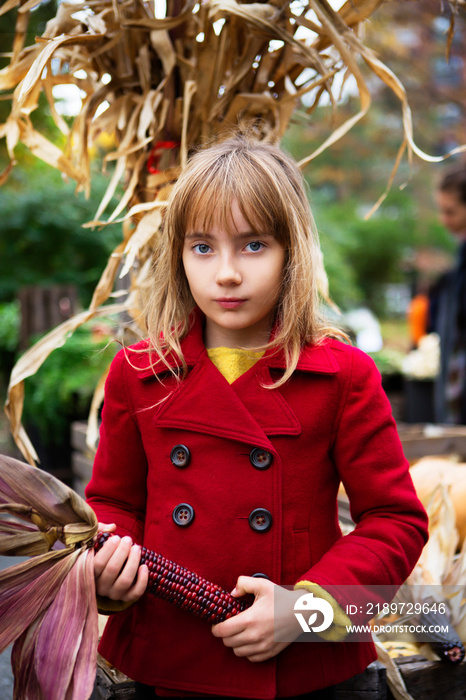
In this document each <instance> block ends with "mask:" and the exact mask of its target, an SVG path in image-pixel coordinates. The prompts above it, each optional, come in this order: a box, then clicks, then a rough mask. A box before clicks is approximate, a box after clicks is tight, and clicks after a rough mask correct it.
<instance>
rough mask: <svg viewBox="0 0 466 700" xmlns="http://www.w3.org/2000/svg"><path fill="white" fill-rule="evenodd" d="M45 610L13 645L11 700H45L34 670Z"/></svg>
mask: <svg viewBox="0 0 466 700" xmlns="http://www.w3.org/2000/svg"><path fill="white" fill-rule="evenodd" d="M45 612H46V611H45V610H44V611H43V612H42V613H41V614H40V615H39V616H38V617H37V618H36V619H35V620H34V621H33V622H32V623H31V625H29V627H28V628H27V629H26V630H25V631H24V632H23V634H22V635H21V636H20V637H18V639H17V640H16V642H15V643H14V644H13V650H12V652H11V667H12V669H13V675H14V679H15V685H14V691H13V700H46V698H44V696H43V694H42V691H41V689H40V686H39V681H38V679H37V676H36V672H35V669H34V653H35V648H36V641H37V634H38V630H39V627H40V624H41V622H42V619H43V617H44V616H45Z"/></svg>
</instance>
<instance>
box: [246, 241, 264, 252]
mask: <svg viewBox="0 0 466 700" xmlns="http://www.w3.org/2000/svg"><path fill="white" fill-rule="evenodd" d="M263 247H264V244H263V243H261V242H260V241H251V243H248V244H247V246H246V249H248V248H249V250H250V251H251V252H252V253H258V252H259V251H260V250H262V248H263Z"/></svg>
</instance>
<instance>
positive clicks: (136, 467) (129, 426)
mask: <svg viewBox="0 0 466 700" xmlns="http://www.w3.org/2000/svg"><path fill="white" fill-rule="evenodd" d="M131 370H132V367H131V365H130V364H129V362H128V360H127V358H126V355H125V351H124V350H121V351H120V352H119V353H118V354H117V355H116V357H115V359H114V360H113V362H112V365H111V367H110V372H109V375H108V378H107V382H106V384H105V400H104V407H103V411H102V425H101V428H100V440H99V446H98V449H97V454H96V457H95V461H94V466H93V470H92V478H91V480H90V482H89V484H88V486H87V488H86V498H87V502H88V503H89V505H90V506H91V508H93V510H94V511H95V513H96V515H97V518H98V520H99V522H102V523H107V524H108V523H116V525H117V530H116V533H117V534H118V535H120V536H122V537H123V536H124V535H129V536H130V537H131V538H132V540H133V542H136V543H138V544H142V540H143V534H144V519H145V511H146V497H147V489H146V481H147V459H146V454H145V452H144V447H143V443H142V439H141V435H140V432H139V429H138V425H137V422H136V420H135V418H134V413H133V410H132V407H131V406H130V404H129V401H128V396H127V391H126V376H127V373H128V371H131Z"/></svg>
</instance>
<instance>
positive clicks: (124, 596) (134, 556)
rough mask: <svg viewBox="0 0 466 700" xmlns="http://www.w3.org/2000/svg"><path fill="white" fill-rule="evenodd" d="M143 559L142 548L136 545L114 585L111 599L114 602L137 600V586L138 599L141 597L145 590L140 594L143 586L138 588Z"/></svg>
mask: <svg viewBox="0 0 466 700" xmlns="http://www.w3.org/2000/svg"><path fill="white" fill-rule="evenodd" d="M140 559H141V548H140V546H139V545H137V544H134V545H133V546H132V547H131V550H130V552H129V554H128V557H127V558H126V560H125V563H124V566H123V567H121V568H120V570H119V573H118V576H117V578H116V579H115V580H114V582H113V584H112V588H111V591H110V594H109V597H111V598H113V599H114V600H123V601H126V602H128V601H131V600H135V599H136V598H135V597H134V589H135V586H136V592H137V597H140V595H142V593H143V592H144V589H143V590H142V591H141V593H139V590H140V588H141V585H139V586H138V581H140V579H139V578H138V576H139V572H138V569H139V561H140Z"/></svg>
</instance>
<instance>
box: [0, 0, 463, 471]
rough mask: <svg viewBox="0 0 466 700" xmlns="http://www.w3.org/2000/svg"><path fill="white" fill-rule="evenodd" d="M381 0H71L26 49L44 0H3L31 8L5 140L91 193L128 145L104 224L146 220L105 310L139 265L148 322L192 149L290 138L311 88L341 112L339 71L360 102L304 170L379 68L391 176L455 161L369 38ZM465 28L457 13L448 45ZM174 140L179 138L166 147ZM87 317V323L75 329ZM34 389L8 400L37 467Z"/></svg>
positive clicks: (13, 76) (5, 74) (39, 357)
mask: <svg viewBox="0 0 466 700" xmlns="http://www.w3.org/2000/svg"><path fill="white" fill-rule="evenodd" d="M381 2H382V0H347V2H345V3H344V4H343V5H342V7H341V8H340V9H339V10H338V11H336V10H334V9H333V7H332V6H331V5H330V3H329V2H328V1H327V0H304V1H303V2H300V3H285V2H280V0H270V1H269V2H266V3H256V2H237V0H205V2H202V3H197V2H195V0H168V2H167V7H166V16H165V17H163V18H157V17H156V16H155V4H154V3H153V2H144V1H143V0H135V1H134V2H130V3H128V2H118V1H115V0H92V1H89V2H81V3H66V2H63V3H60V5H59V7H58V10H57V14H56V17H54V18H53V19H52V20H51V21H50V22H48V23H47V26H46V30H45V32H44V34H43V35H42V37H40V38H39V39H38V40H37V42H36V43H35V45H34V46H26V47H25V46H24V35H25V29H26V26H27V17H28V12H29V11H30V9H32V8H33V7H34V6H35V5H37V4H39V3H38V2H34V1H31V2H21V1H20V0H7V1H6V2H4V3H3V5H2V6H1V8H0V14H3V13H5V12H8V11H11V10H12V9H14V8H16V7H17V8H18V20H17V28H16V37H15V41H14V46H13V51H12V56H11V61H10V64H9V65H8V66H7V67H6V68H4V69H3V70H0V90H9V91H11V93H10V94H11V104H12V107H11V113H10V115H9V117H8V119H7V121H6V122H5V124H3V125H0V137H1V136H3V137H4V138H5V139H6V142H7V146H8V151H9V153H10V158H11V161H12V163H13V161H14V149H15V146H16V145H17V144H18V143H20V142H22V143H24V144H25V145H27V146H28V147H29V148H30V149H31V150H32V152H33V153H35V155H37V156H38V157H39V158H41V159H43V160H44V161H46V162H47V163H49V164H51V165H52V166H54V167H56V168H59V169H60V170H61V171H62V172H64V173H66V174H67V175H68V176H69V177H72V178H73V179H75V180H76V182H77V187H78V189H81V190H84V191H85V192H89V191H90V188H91V177H90V160H91V155H90V154H91V152H92V149H93V148H94V147H95V145H96V144H98V143H99V138H100V137H101V135H102V134H110V135H111V137H112V140H113V142H114V143H115V149H114V150H113V151H112V152H111V153H108V154H107V156H106V158H105V159H104V163H103V166H104V168H105V167H107V165H108V164H109V163H111V162H114V169H113V173H112V176H111V179H110V182H109V185H108V188H107V192H106V194H105V196H104V198H103V200H102V202H101V205H100V206H99V209H98V211H97V213H96V216H95V221H94V222H92V223H93V225H97V224H100V225H102V226H103V225H106V224H108V223H110V222H114V221H116V220H117V217H119V216H120V214H122V213H123V211H124V210H125V209H126V210H127V214H126V216H124V219H126V220H130V221H132V222H133V223H134V224H135V226H134V227H133V228H129V227H126V229H125V227H123V228H124V231H123V237H124V243H123V244H122V246H120V247H119V248H118V249H117V251H115V253H114V254H113V255H112V258H111V259H110V261H109V264H108V266H107V269H106V271H105V273H104V275H103V278H102V280H101V282H100V283H99V286H98V288H97V290H96V294H95V297H94V300H93V305H92V307H91V308H92V309H95V308H96V306H100V305H102V304H104V303H105V301H106V300H107V299H108V297H109V295H110V294H111V291H112V286H113V281H114V279H115V275H116V272H117V269H118V267H119V264H120V262H124V263H125V265H124V269H123V272H125V273H126V272H127V271H131V274H130V275H128V279H129V282H128V291H129V292H130V293H131V299H132V306H131V309H132V310H131V314H132V316H133V319H134V320H135V324H136V325H137V326H138V327H139V328H140V329H141V332H143V331H144V329H143V328H142V326H139V323H140V321H139V319H140V309H141V308H142V303H143V301H142V300H143V297H144V294H145V290H146V288H147V286H148V285H149V284H150V277H149V276H148V270H149V267H148V265H146V263H147V261H148V260H149V259H150V256H151V252H152V249H153V242H154V239H155V238H156V237H157V236H158V235H159V233H160V220H161V214H162V210H163V207H164V205H165V203H166V200H167V197H168V194H169V191H170V187H171V185H172V183H173V182H174V181H175V180H176V178H177V176H178V174H179V172H180V170H181V169H182V168H183V167H184V166H185V164H186V160H187V156H188V154H189V151H190V150H191V149H192V148H193V147H197V146H199V145H200V144H204V143H205V142H206V141H209V140H212V139H219V138H223V136H224V135H225V134H227V133H228V132H229V131H230V130H232V129H234V128H237V127H238V126H240V127H243V126H245V125H247V126H248V128H249V129H250V130H251V131H252V132H253V133H254V134H255V135H256V136H257V138H261V139H267V140H271V141H275V142H278V141H280V139H281V138H282V136H283V134H284V133H285V131H286V129H287V127H288V124H289V121H290V119H291V117H292V114H293V111H294V109H295V107H296V106H297V105H298V104H299V100H300V98H301V96H302V95H303V94H305V93H310V94H311V95H312V96H313V100H314V101H313V106H312V107H310V108H309V109H308V113H309V117H310V118H311V117H312V112H313V110H314V108H315V107H316V106H317V105H318V104H319V103H322V101H323V100H324V99H325V98H328V102H329V103H330V105H332V108H333V109H334V110H336V109H337V104H338V99H339V95H338V91H339V90H340V87H338V88H337V87H336V85H337V81H336V77H337V76H338V75H339V74H340V75H341V76H343V78H344V80H346V79H348V77H349V76H350V75H352V76H354V78H355V81H356V85H357V90H358V92H359V97H360V109H359V111H358V112H357V114H355V115H354V116H352V117H351V118H350V119H348V120H347V121H346V122H344V123H343V124H340V125H339V126H337V127H336V128H335V130H334V131H333V132H332V133H330V134H329V136H328V137H327V138H325V140H324V142H323V143H321V144H316V145H315V148H314V150H313V152H312V153H311V154H310V155H307V156H305V157H303V158H302V159H301V161H300V165H301V166H302V167H305V166H306V165H307V164H308V163H309V162H310V161H311V160H312V159H314V158H316V157H317V156H318V155H319V154H320V153H321V152H322V151H323V150H324V149H326V148H328V147H329V146H331V145H332V144H333V143H335V142H336V141H337V140H338V139H340V138H342V137H343V136H344V135H345V134H346V133H347V132H348V130H349V129H351V128H352V126H354V125H355V124H356V123H357V122H359V121H360V120H361V119H362V118H363V117H364V116H365V114H367V112H368V110H369V109H370V105H371V99H372V98H371V93H370V89H369V85H370V81H368V79H367V76H368V75H369V76H372V75H375V76H377V77H378V78H379V79H380V80H381V81H382V83H384V84H385V85H387V86H388V87H389V88H390V89H391V90H392V91H393V93H394V95H395V96H396V97H397V99H398V100H399V102H400V107H401V111H402V115H403V128H404V137H403V139H402V143H401V145H400V148H399V150H398V155H397V157H396V161H395V166H394V169H393V173H392V175H391V177H390V181H389V186H390V185H391V183H392V181H393V177H394V174H395V172H396V169H397V167H398V165H399V163H400V161H401V159H402V157H403V155H404V154H405V153H407V154H408V157H409V158H411V155H412V153H413V152H414V153H415V154H417V155H418V156H420V157H422V158H425V159H427V160H430V161H438V160H441V159H442V158H437V157H432V156H429V155H427V154H425V153H423V152H422V151H420V150H419V149H418V148H417V146H416V144H415V142H414V140H413V129H412V120H411V112H410V109H409V105H408V101H407V97H406V92H405V90H404V88H403V86H402V84H401V82H400V81H399V80H398V78H397V77H396V76H395V75H394V74H393V73H392V72H391V71H390V70H389V68H388V67H387V66H385V65H384V63H383V62H382V61H381V59H380V58H379V57H377V56H376V55H375V54H374V52H372V51H371V50H370V49H369V48H368V47H367V46H365V45H364V43H363V41H362V39H361V38H360V37H361V35H362V34H361V31H360V29H361V28H362V27H363V24H364V22H365V21H366V20H367V18H369V17H370V16H371V14H372V13H373V12H374V11H375V10H376V9H377V7H378V6H379V5H380V4H381ZM450 4H451V6H452V7H453V8H456V7H457V6H459V5H462V4H463V3H462V0H452V2H451V3H450ZM78 13H79V14H78ZM452 32H453V22H452V24H451V27H450V33H449V36H448V39H447V41H448V45H450V44H451V40H452ZM361 59H362V60H361ZM52 62H53V63H52ZM363 63H364V64H365V67H364V69H363ZM69 84H73V85H76V86H77V87H78V88H79V89H80V90H82V92H83V94H84V97H83V101H82V108H81V111H80V112H79V114H78V115H77V117H76V118H75V119H74V121H73V123H72V125H71V127H68V125H67V124H65V123H64V121H63V119H62V118H61V117H60V115H59V113H58V111H57V109H56V106H55V102H54V96H53V88H54V87H55V86H57V85H69ZM41 91H43V92H44V94H45V95H46V97H47V99H48V101H49V104H50V109H51V114H52V117H53V118H54V120H55V122H56V124H57V127H58V128H59V129H60V130H61V132H62V133H63V134H65V136H66V143H65V145H64V146H63V147H62V148H60V147H58V146H57V145H56V144H54V143H51V142H50V141H49V140H48V139H47V138H46V137H45V136H44V135H43V134H42V133H40V132H39V131H38V129H37V128H36V127H35V126H34V124H33V120H32V115H33V113H34V110H35V109H36V107H37V105H38V99H39V95H40V92H41ZM334 93H335V94H334ZM166 142H171V143H172V144H175V145H174V146H171V147H170V148H168V147H166V146H163V147H160V143H166ZM459 150H462V149H461V148H460V149H456V151H455V152H457V151H459ZM452 153H453V152H452ZM154 164H155V165H154ZM8 172H9V169H8V168H7V169H6V170H5V172H4V173H3V174H2V175H1V176H0V180H4V179H6V177H7V175H8ZM123 181H124V183H125V194H124V196H123V197H122V199H121V202H120V204H119V205H118V206H117V208H116V209H115V210H114V211H113V212H111V213H110V214H109V215H107V216H105V212H106V210H107V206H108V203H109V202H110V200H111V197H112V195H113V194H114V192H115V191H116V188H117V186H118V184H119V183H120V182H123ZM387 189H388V188H387ZM385 195H386V193H385V194H384V195H382V197H381V199H380V200H379V202H378V203H377V205H378V204H380V202H381V201H382V199H383V198H384V196H385ZM377 205H376V206H377ZM320 268H321V269H320V270H319V271H318V279H319V285H320V290H321V293H322V295H323V296H324V297H326V298H327V299H328V289H327V287H328V283H327V278H326V274H325V270H324V267H323V264H321V265H320ZM81 322H82V319H77V322H76V325H75V327H77V326H78V325H79V323H81ZM62 333H65V331H64V330H63V329H62ZM58 335H59V334H57V343H58V344H59V343H60V342H61V340H62V338H63V337H64V336H62V338H61V339H59V338H58ZM35 353H36V354H35ZM29 357H30V359H31V358H32V357H34V361H38V362H39V364H40V363H41V362H43V361H44V360H45V359H46V357H47V355H46V354H44V353H43V352H42V349H40V350H37V352H36V351H35V350H33V352H32V354H31V355H30V356H29ZM23 399H24V397H23V387H22V385H21V383H19V384H17V383H16V380H15V379H14V378H12V381H11V383H10V390H9V398H8V413H9V416H10V420H11V422H12V431H13V434H14V436H15V439H16V441H17V444H18V446H19V447H20V449H21V450H22V452H23V454H24V456H25V457H26V459H28V461H29V462H31V463H32V462H34V461H35V460H37V456H36V454H35V451H34V448H33V446H32V445H31V443H30V442H29V440H28V438H27V436H26V434H25V433H24V430H23V428H22V427H21V422H20V421H21V412H22V404H23Z"/></svg>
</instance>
